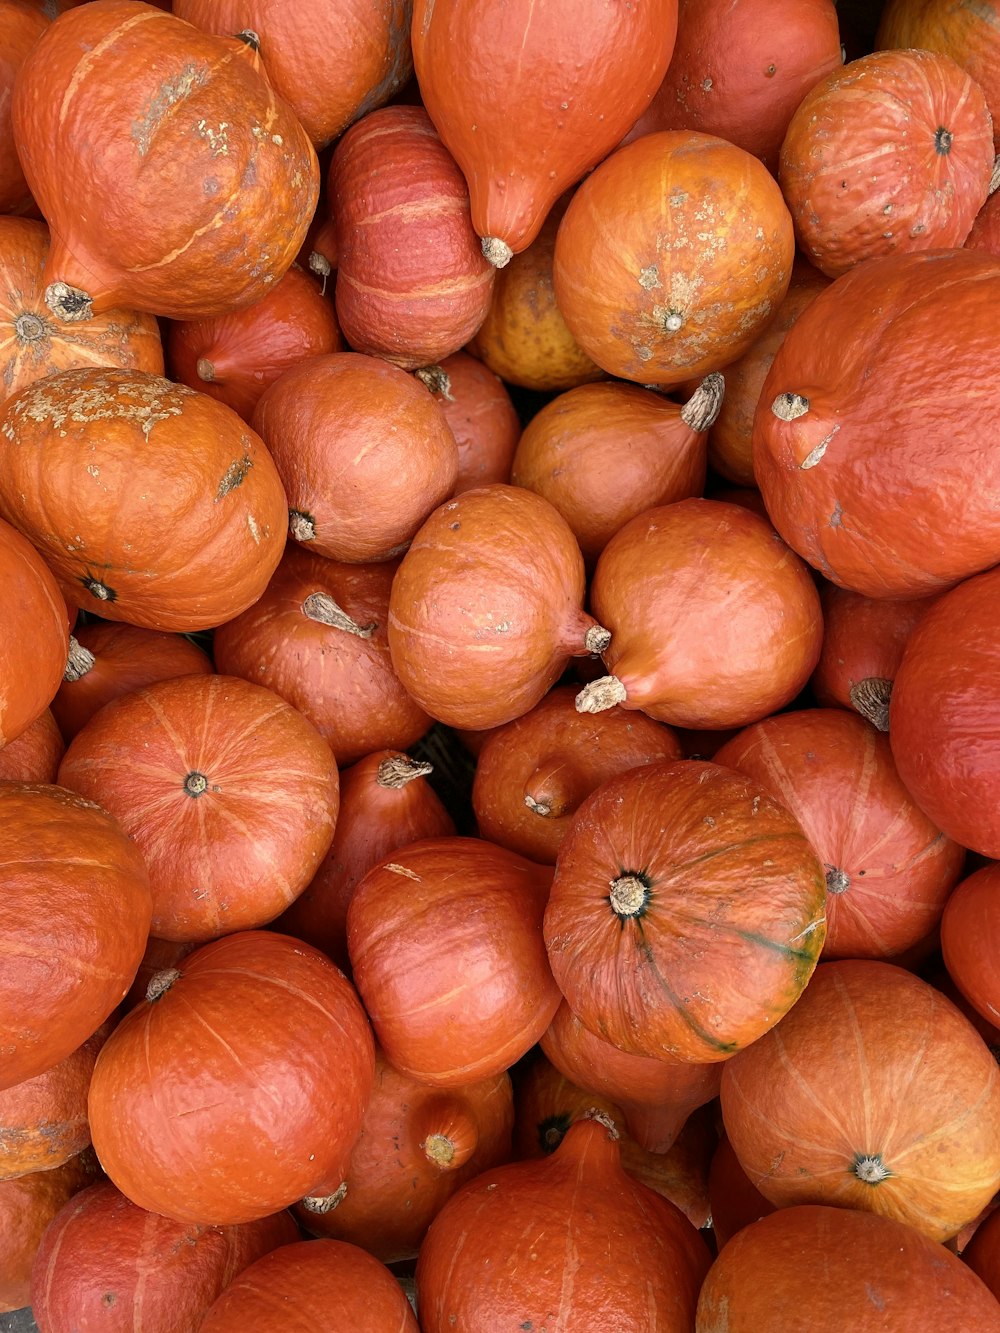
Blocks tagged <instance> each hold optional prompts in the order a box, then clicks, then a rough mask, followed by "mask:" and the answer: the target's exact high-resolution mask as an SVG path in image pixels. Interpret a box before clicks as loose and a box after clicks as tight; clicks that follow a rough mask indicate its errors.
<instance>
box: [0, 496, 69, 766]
mask: <svg viewBox="0 0 1000 1333" xmlns="http://www.w3.org/2000/svg"><path fill="white" fill-rule="evenodd" d="M0 584H2V586H3V587H4V588H6V589H7V590H8V593H7V597H6V598H5V601H4V607H3V612H2V618H0V625H2V626H3V633H2V636H0V748H2V747H3V746H5V745H7V744H8V743H9V742H10V741H13V740H17V738H18V737H19V736H20V735H21V734H22V732H24V731H26V730H27V729H28V727H29V726H31V724H32V723H33V722H35V721H36V720H37V719H38V718H39V717H40V716H41V714H42V713H44V712H45V710H46V709H47V708H48V706H49V704H50V703H51V702H52V700H53V698H54V697H55V693H56V690H57V689H58V688H59V681H60V679H61V677H62V673H63V671H64V670H65V668H66V655H67V653H68V652H69V629H68V626H67V619H66V603H65V601H64V600H63V598H62V595H61V593H60V591H59V585H58V584H57V583H56V581H55V579H54V578H53V576H52V571H51V570H50V569H49V567H48V565H47V564H46V563H45V561H44V560H43V559H42V557H41V556H40V555H39V554H38V552H37V551H36V550H35V549H34V547H33V546H32V545H31V543H30V542H29V541H28V540H27V539H26V538H25V537H22V535H21V534H20V533H19V532H17V531H16V530H15V529H14V528H12V527H11V526H10V524H9V523H5V522H3V520H2V519H0Z"/></svg>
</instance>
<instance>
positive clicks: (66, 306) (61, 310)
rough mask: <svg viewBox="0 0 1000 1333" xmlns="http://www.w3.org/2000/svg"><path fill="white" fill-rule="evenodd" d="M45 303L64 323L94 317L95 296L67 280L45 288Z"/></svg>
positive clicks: (75, 322) (78, 321) (77, 322)
mask: <svg viewBox="0 0 1000 1333" xmlns="http://www.w3.org/2000/svg"><path fill="white" fill-rule="evenodd" d="M45 304H46V305H47V306H48V308H49V309H50V310H51V311H52V313H53V314H54V315H55V317H56V318H57V319H61V320H62V321H63V323H64V324H80V323H82V322H83V321H84V320H85V319H92V318H93V313H94V312H93V304H94V303H93V298H92V297H91V296H90V295H89V293H87V292H85V291H82V290H81V289H80V288H79V287H71V286H70V285H69V284H68V283H66V282H52V283H50V284H49V285H48V287H46V288H45Z"/></svg>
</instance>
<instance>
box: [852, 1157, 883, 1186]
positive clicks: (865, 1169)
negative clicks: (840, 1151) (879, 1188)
mask: <svg viewBox="0 0 1000 1333" xmlns="http://www.w3.org/2000/svg"><path fill="white" fill-rule="evenodd" d="M851 1170H852V1171H853V1172H854V1174H855V1175H856V1176H857V1178H858V1179H859V1180H863V1181H864V1182H865V1184H866V1185H881V1183H882V1181H883V1180H888V1179H889V1177H890V1176H891V1175H892V1172H891V1171H890V1170H889V1168H888V1167H887V1166H886V1164H885V1163H884V1162H883V1161H882V1158H881V1157H880V1156H879V1154H878V1153H858V1154H857V1156H856V1157H855V1159H854V1161H853V1162H852V1163H851Z"/></svg>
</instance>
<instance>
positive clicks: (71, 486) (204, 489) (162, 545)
mask: <svg viewBox="0 0 1000 1333" xmlns="http://www.w3.org/2000/svg"><path fill="white" fill-rule="evenodd" d="M95 2H96V3H98V4H100V3H101V0H95ZM133 7H134V6H133ZM84 8H90V6H84ZM74 12H75V11H74ZM0 514H2V516H3V517H4V518H6V519H7V521H8V522H9V523H13V524H14V526H15V527H17V528H19V529H20V530H21V531H22V532H23V533H25V535H26V536H27V537H28V538H29V539H30V540H31V541H32V542H33V543H34V545H35V546H36V547H37V548H38V550H39V551H40V552H41V554H42V556H43V557H44V559H45V561H46V563H47V564H48V565H49V566H50V568H51V569H52V571H53V573H54V574H55V575H56V578H57V579H59V580H60V582H61V583H62V584H63V587H64V591H65V592H66V593H67V596H72V597H73V599H74V600H75V602H76V604H77V605H78V606H81V607H83V608H84V609H87V610H91V611H96V612H98V614H100V615H101V616H103V617H104V618H105V619H107V620H125V621H128V622H129V623H130V624H133V625H141V626H145V627H146V628H149V629H160V630H178V631H181V632H189V631H193V630H199V629H208V628H210V627H212V626H213V625H217V624H219V623H220V622H221V621H223V620H229V619H231V618H232V617H233V616H234V615H237V614H239V612H240V611H242V610H243V609H244V608H245V607H247V606H249V605H251V603H253V602H255V601H256V600H257V598H258V597H259V596H260V595H261V593H262V592H263V591H264V588H265V587H266V586H267V581H268V579H269V578H270V576H271V573H272V572H273V570H274V568H275V566H276V565H277V563H278V561H279V559H280V558H281V552H282V550H283V549H284V542H285V532H286V528H287V519H286V506H285V496H284V492H283V490H282V487H281V481H280V479H279V477H278V474H277V471H276V470H275V467H274V464H273V463H272V462H271V459H270V458H269V456H268V453H267V450H266V449H265V448H264V447H263V445H262V444H261V441H260V440H259V439H258V437H257V436H256V435H254V433H253V432H252V431H251V430H250V429H249V428H248V427H247V426H246V425H245V424H244V423H243V422H242V421H241V420H240V418H239V417H238V416H237V415H236V413H235V412H231V411H230V409H229V408H227V407H224V406H223V405H222V404H221V403H215V402H213V401H212V399H211V398H208V397H206V396H205V395H204V394H199V393H195V392H194V391H193V390H191V389H188V388H186V387H185V386H184V385H180V384H172V383H171V382H170V381H169V380H166V379H162V378H160V377H159V376H156V375H149V374H146V373H144V372H141V371H138V370H133V371H128V370H115V369H97V370H64V371H61V372H60V373H59V374H57V375H51V376H49V377H47V378H46V379H43V380H38V381H37V382H36V383H34V384H30V385H28V387H27V388H26V389H23V390H22V391H21V392H20V393H19V394H18V395H17V396H16V397H15V398H12V399H10V400H9V401H8V402H7V404H6V405H5V407H4V409H3V414H2V416H0Z"/></svg>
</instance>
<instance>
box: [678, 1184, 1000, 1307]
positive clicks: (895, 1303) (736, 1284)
mask: <svg viewBox="0 0 1000 1333" xmlns="http://www.w3.org/2000/svg"><path fill="white" fill-rule="evenodd" d="M695 1328H696V1333H760V1331H761V1330H762V1329H765V1328H766V1329H768V1330H769V1333H810V1330H812V1329H823V1330H824V1333H883V1330H886V1329H906V1330H907V1333H939V1330H941V1329H943V1328H946V1329H947V1330H948V1333H997V1330H998V1329H1000V1305H998V1304H997V1302H996V1300H995V1299H994V1297H993V1296H991V1295H990V1292H989V1291H988V1290H987V1288H986V1287H985V1286H984V1284H983V1283H982V1282H980V1281H979V1280H978V1279H977V1278H976V1277H975V1275H974V1274H973V1273H971V1272H970V1271H969V1270H968V1268H967V1267H966V1266H965V1265H964V1264H963V1263H962V1261H961V1260H960V1259H959V1258H958V1257H957V1256H956V1255H954V1254H950V1253H949V1252H948V1251H947V1250H946V1249H945V1248H944V1246H943V1245H936V1244H935V1243H934V1242H933V1241H932V1240H929V1239H928V1238H927V1237H926V1236H921V1235H920V1233H919V1232H918V1231H915V1230H914V1229H913V1228H912V1227H909V1226H904V1225H903V1224H902V1223H901V1222H895V1221H893V1220H892V1219H890V1218H887V1217H873V1216H872V1215H871V1214H870V1213H862V1212H858V1211H856V1210H855V1209H851V1208H824V1207H821V1206H814V1205H804V1206H802V1207H798V1208H782V1209H780V1210H779V1211H778V1212H777V1213H774V1214H772V1215H771V1216H769V1217H764V1218H761V1219H760V1220H759V1221H756V1222H754V1223H752V1224H751V1225H750V1226H748V1227H746V1228H744V1230H742V1231H741V1232H740V1233H739V1235H738V1236H735V1237H734V1238H733V1239H732V1240H730V1241H729V1243H728V1244H727V1245H726V1247H725V1249H724V1250H723V1252H722V1253H721V1254H720V1256H719V1258H718V1259H717V1260H716V1261H715V1263H714V1264H713V1266H712V1268H711V1269H710V1271H709V1274H708V1277H707V1278H706V1279H705V1283H704V1286H703V1287H702V1290H701V1295H700V1297H699V1299H698V1318H697V1323H696V1325H695Z"/></svg>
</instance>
